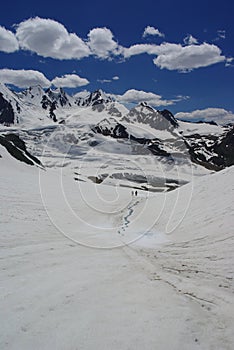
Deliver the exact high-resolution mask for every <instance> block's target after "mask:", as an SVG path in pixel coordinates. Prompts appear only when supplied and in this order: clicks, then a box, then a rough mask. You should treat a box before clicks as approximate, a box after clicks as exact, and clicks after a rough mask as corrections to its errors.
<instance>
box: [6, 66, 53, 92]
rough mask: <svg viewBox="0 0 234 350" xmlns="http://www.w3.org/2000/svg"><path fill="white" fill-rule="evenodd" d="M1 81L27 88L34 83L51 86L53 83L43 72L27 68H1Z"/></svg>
mask: <svg viewBox="0 0 234 350" xmlns="http://www.w3.org/2000/svg"><path fill="white" fill-rule="evenodd" d="M0 81H1V82H2V83H5V84H12V85H14V86H17V87H19V88H27V87H29V86H34V85H41V86H42V87H49V86H50V85H51V83H50V81H49V80H48V79H47V78H46V77H45V76H44V74H43V73H41V72H38V71H36V70H25V69H19V70H15V69H0Z"/></svg>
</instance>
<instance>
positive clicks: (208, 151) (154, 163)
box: [0, 84, 234, 191]
mask: <svg viewBox="0 0 234 350" xmlns="http://www.w3.org/2000/svg"><path fill="white" fill-rule="evenodd" d="M0 124H1V128H0V144H1V145H2V146H4V147H5V148H6V149H7V150H8V152H10V153H11V155H13V156H15V157H16V158H17V159H18V160H21V161H25V159H26V160H27V161H26V163H27V164H30V165H37V166H43V167H45V168H48V167H58V166H68V167H71V168H72V173H73V175H74V179H75V180H77V181H94V182H96V183H101V182H104V183H106V184H116V183H118V185H120V186H129V187H134V188H140V189H145V190H150V191H159V190H160V191H161V190H171V189H173V188H175V187H177V186H179V185H181V184H183V183H186V182H188V181H189V177H191V176H192V175H191V174H193V175H202V174H205V173H207V172H210V171H218V170H221V169H224V168H225V167H227V166H230V165H233V164H234V128H233V125H230V124H229V125H224V126H221V125H217V124H216V123H214V122H211V123H192V122H185V121H180V120H177V119H176V118H175V117H174V115H173V114H172V113H171V112H170V111H168V110H162V111H159V110H156V109H155V108H153V107H151V106H149V105H148V104H147V103H146V102H144V101H142V102H141V103H139V104H138V105H137V106H135V107H134V108H132V109H131V110H128V109H127V108H126V107H125V106H124V105H123V104H121V103H119V102H118V101H116V100H115V99H114V97H113V96H111V95H108V94H105V93H104V92H103V91H102V90H97V91H94V92H91V93H89V92H87V91H85V92H81V93H78V94H76V95H74V96H70V95H68V94H67V93H66V92H65V91H64V90H63V89H62V88H59V89H56V90H52V89H47V90H44V89H42V87H40V86H33V87H29V88H28V89H26V90H24V91H20V92H16V91H13V90H11V89H9V88H8V87H7V86H5V85H4V84H0ZM0 154H1V151H0ZM77 168H79V171H77ZM81 168H82V169H81ZM145 168H147V169H148V170H147V175H146V174H145V173H144V172H145ZM100 169H102V170H103V171H100ZM104 169H106V171H104ZM178 171H179V175H178Z"/></svg>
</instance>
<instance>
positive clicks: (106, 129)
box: [93, 120, 170, 157]
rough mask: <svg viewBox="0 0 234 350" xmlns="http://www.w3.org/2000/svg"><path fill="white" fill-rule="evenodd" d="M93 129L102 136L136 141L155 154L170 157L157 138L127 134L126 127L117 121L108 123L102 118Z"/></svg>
mask: <svg viewBox="0 0 234 350" xmlns="http://www.w3.org/2000/svg"><path fill="white" fill-rule="evenodd" d="M93 131H94V132H96V133H99V134H102V135H103V136H111V137H113V138H115V139H128V140H130V141H133V142H136V143H138V144H139V145H142V146H144V147H146V148H147V149H148V150H149V151H150V152H151V153H153V154H154V155H155V156H162V157H170V153H168V152H166V151H165V150H163V148H162V146H163V144H162V142H161V141H160V140H159V139H153V140H152V139H150V140H149V139H146V138H144V137H143V138H139V137H135V136H133V135H131V134H129V133H128V131H127V128H126V127H125V126H124V125H122V124H120V123H118V122H117V121H116V122H114V123H113V122H112V123H110V122H109V121H108V120H103V121H101V122H100V123H98V124H97V125H96V126H95V127H94V128H93Z"/></svg>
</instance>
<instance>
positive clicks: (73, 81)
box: [51, 74, 89, 88]
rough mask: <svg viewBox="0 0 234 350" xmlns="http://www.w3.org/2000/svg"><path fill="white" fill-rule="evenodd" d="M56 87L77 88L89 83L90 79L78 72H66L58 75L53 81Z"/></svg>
mask: <svg viewBox="0 0 234 350" xmlns="http://www.w3.org/2000/svg"><path fill="white" fill-rule="evenodd" d="M51 84H53V85H54V86H56V87H68V88H76V87H80V86H85V85H88V84H89V81H88V80H87V79H86V78H81V77H79V75H76V74H65V75H63V76H62V77H56V78H54V79H53V80H52V81H51Z"/></svg>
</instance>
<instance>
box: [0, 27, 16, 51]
mask: <svg viewBox="0 0 234 350" xmlns="http://www.w3.org/2000/svg"><path fill="white" fill-rule="evenodd" d="M18 49H19V43H18V41H17V39H16V37H15V35H14V34H13V33H12V32H11V31H10V30H7V29H6V28H4V27H1V26H0V51H3V52H7V53H10V52H15V51H17V50H18Z"/></svg>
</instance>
